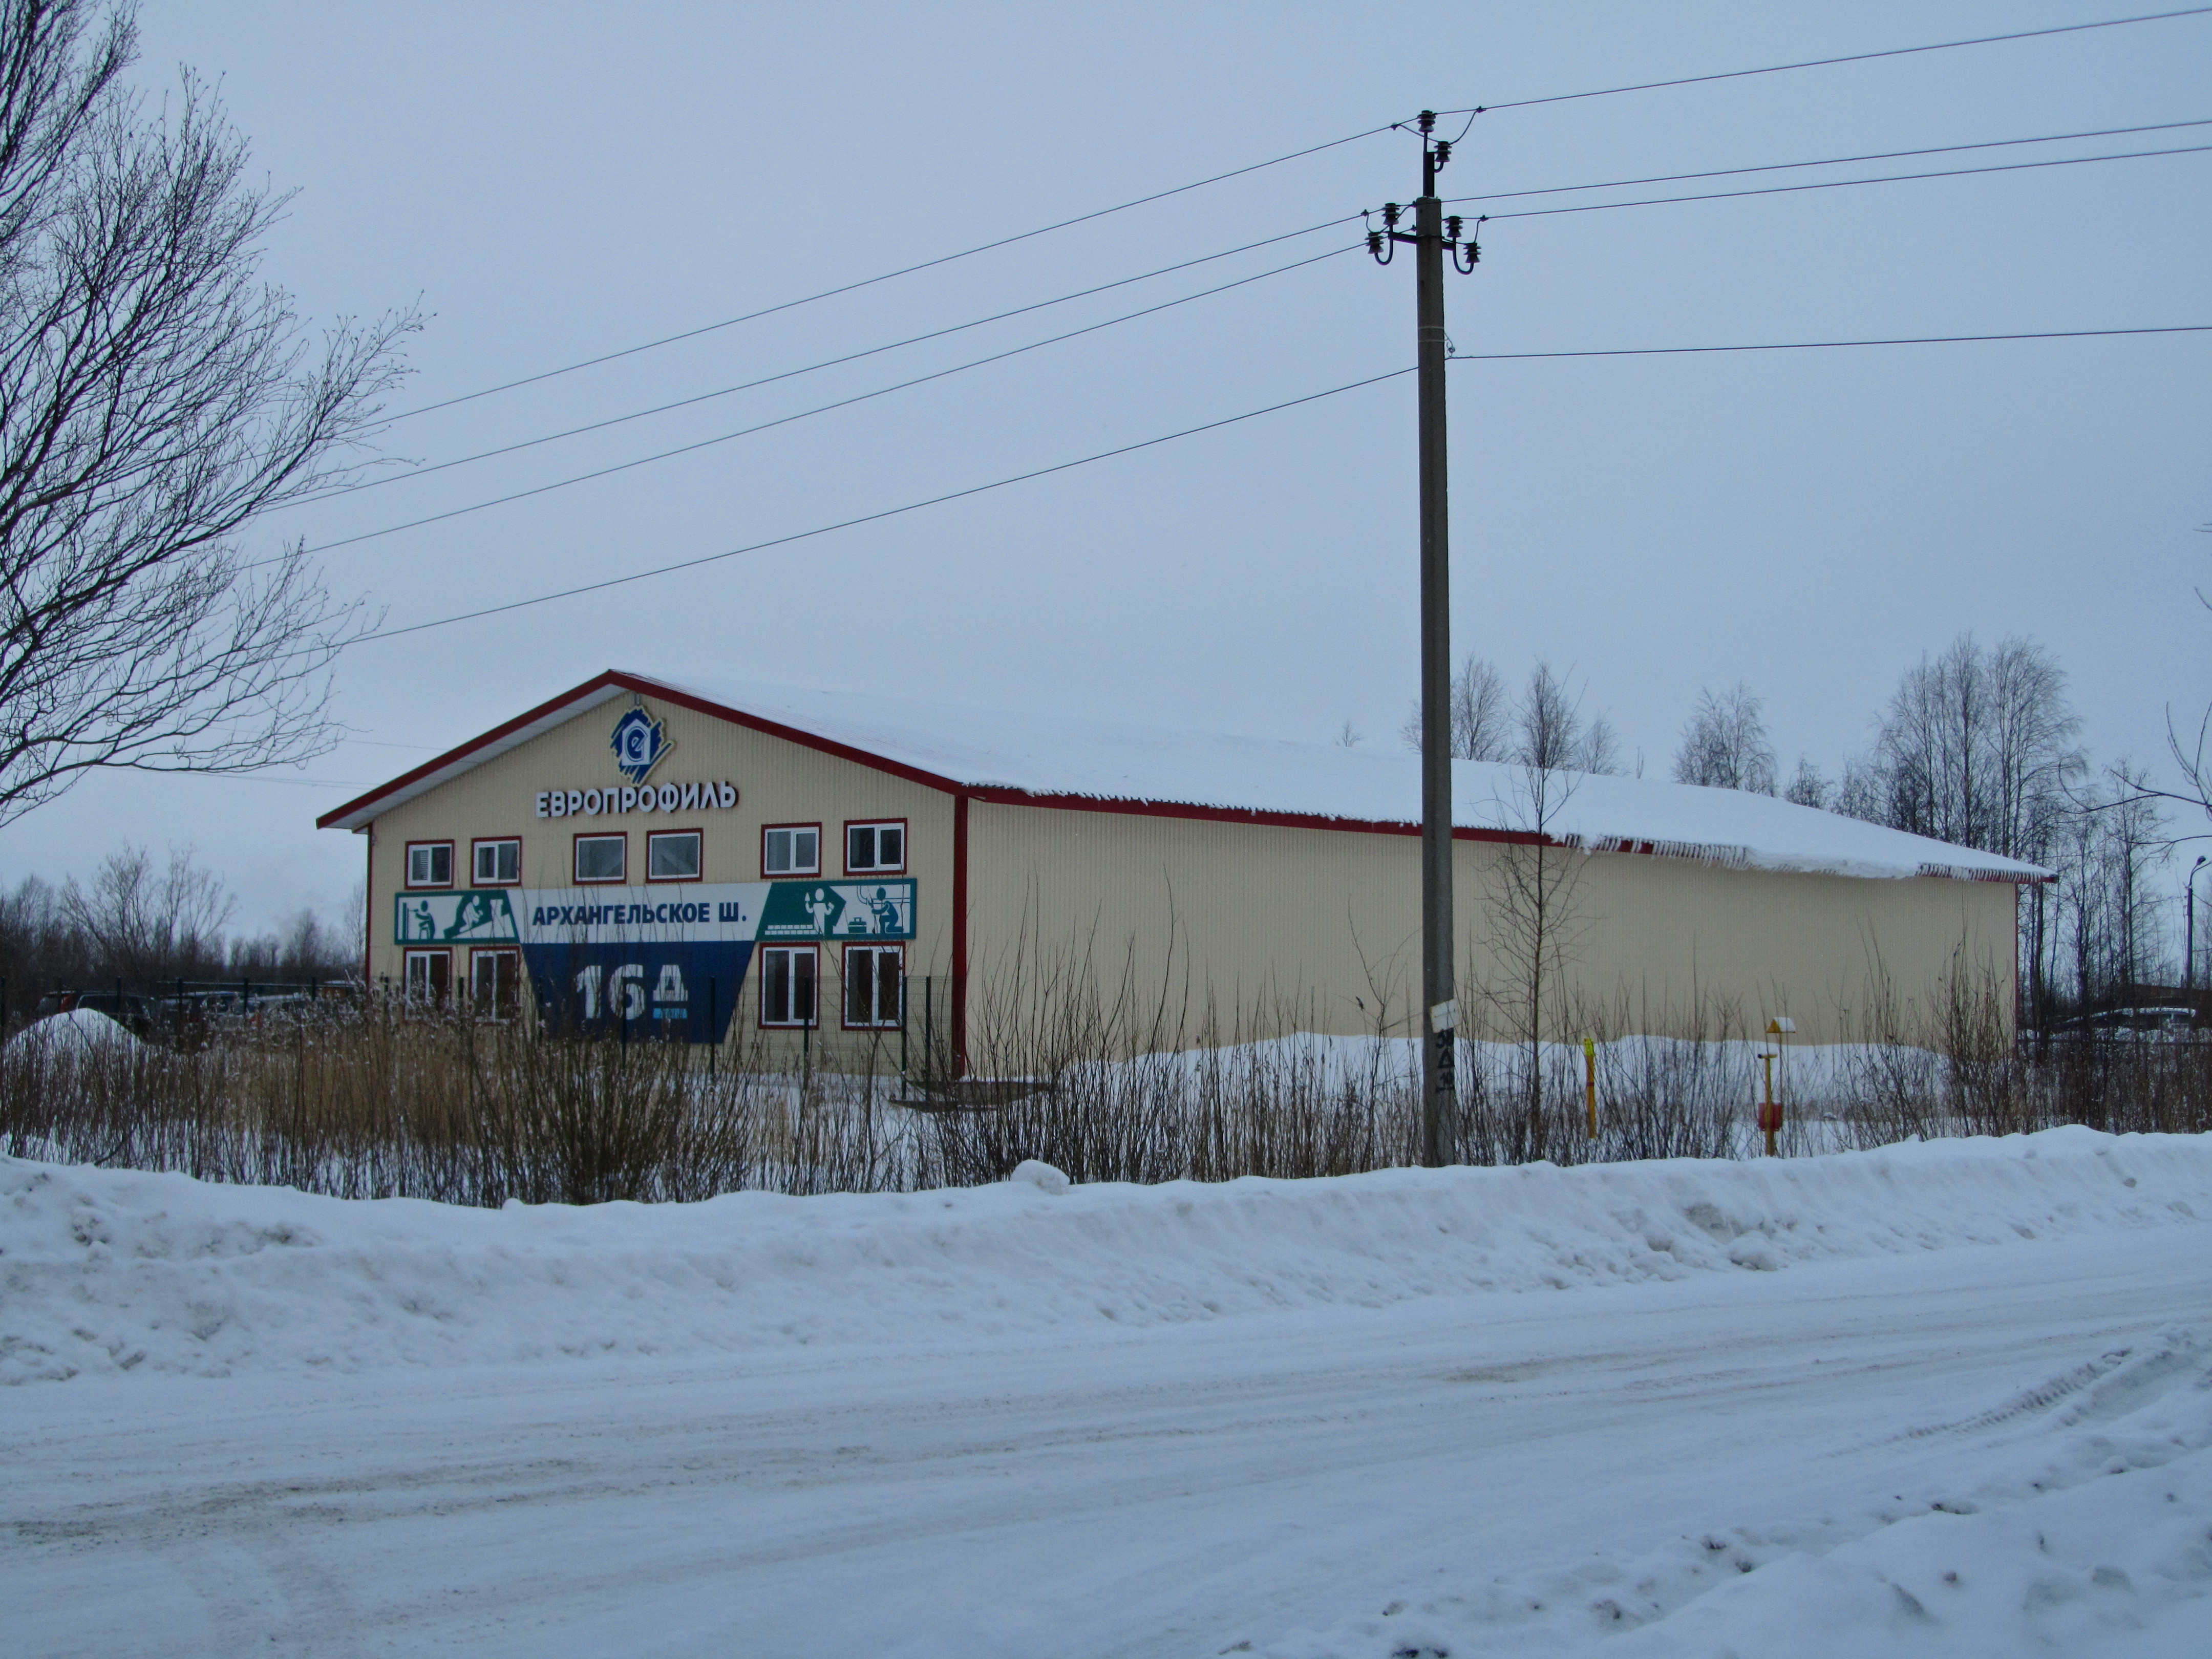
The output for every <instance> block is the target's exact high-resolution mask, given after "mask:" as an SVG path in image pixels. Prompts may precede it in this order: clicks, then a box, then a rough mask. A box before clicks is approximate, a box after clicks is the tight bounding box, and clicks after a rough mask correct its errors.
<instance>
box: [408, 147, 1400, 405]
mask: <svg viewBox="0 0 2212 1659" xmlns="http://www.w3.org/2000/svg"><path fill="white" fill-rule="evenodd" d="M1394 125H1395V124H1393V125H1384V126H1379V127H1370V128H1368V129H1367V130H1366V131H1364V132H1354V133H1348V134H1346V136H1345V137H1341V138H1331V139H1329V140H1328V142H1327V143H1319V144H1309V145H1307V146H1306V148H1305V149H1294V150H1292V151H1291V152H1290V153H1289V154H1288V155H1273V156H1270V157H1268V158H1267V160H1266V161H1255V162H1253V163H1252V164H1251V165H1250V166H1249V167H1231V169H1230V170H1229V171H1228V172H1226V173H1214V174H1213V175H1212V176H1211V177H1210V178H1205V179H1194V180H1193V181H1192V182H1191V183H1189V184H1187V185H1176V186H1174V187H1173V188H1172V189H1170V190H1156V191H1153V192H1152V194H1151V195H1149V196H1139V197H1133V198H1132V199H1131V200H1129V201H1127V202H1117V203H1115V204H1114V205H1113V206H1112V207H1103V208H1097V209H1094V210H1092V211H1091V212H1089V213H1079V214H1077V215H1076V216H1074V217H1073V219H1060V220H1057V221H1055V222H1054V223H1052V224H1048V225H1040V226H1038V227H1037V228H1036V229H1035V230H1024V231H1019V232H1017V233H1016V234H1013V235H1012V236H1001V237H1000V238H998V239H997V240H995V241H989V242H979V243H977V244H976V245H975V246H974V247H968V248H963V249H961V250H960V251H959V252H957V253H943V254H939V256H938V257H937V258H933V259H924V260H922V261H921V262H920V263H919V264H911V265H902V266H900V267H899V268H898V269H897V270H887V271H884V273H883V274H882V275H880V276H863V277H861V278H860V280H859V281H857V282H851V283H839V284H838V285H837V286H836V287H835V288H825V289H822V290H820V291H819V292H818V293H814V294H808V295H802V296H801V297H799V299H796V300H785V301H781V303H780V304H776V305H772V306H763V307H762V308H761V309H759V310H758V311H748V312H745V313H743V314H741V315H739V316H736V317H725V318H723V319H721V320H720V322H716V323H704V324H702V325H700V326H698V327H697V328H687V329H684V330H683V331H681V332H679V333H675V334H667V335H663V336H662V337H660V338H659V339H657V340H647V341H645V342H644V343H642V344H639V345H634V346H624V347H623V349H621V350H619V351H608V352H603V353H601V354H600V355H599V356H596V357H586V358H583V359H581V360H580V361H579V362H573V363H564V364H562V366H561V367H560V368H549V369H545V370H543V371H541V372H540V373H538V374H526V375H524V376H522V378H521V379H520V380H506V381H502V382H501V384H499V385H498V386H485V387H483V389H482V390H480V391H477V392H463V393H461V394H460V395H459V397H455V398H441V399H440V400H439V401H438V402H436V403H434V404H422V405H421V406H420V407H418V408H415V409H410V410H403V411H402V412H401V413H399V414H397V415H393V416H387V417H386V419H387V421H409V420H412V419H414V417H415V416H417V415H428V413H429V412H430V411H431V410H435V409H451V408H452V407H453V405H454V404H465V403H473V402H474V401H476V399H477V398H489V397H491V396H493V395H494V394H495V393H496V392H513V391H514V390H515V389H516V388H517V387H519V386H535V385H537V384H538V382H539V381H540V380H552V379H554V378H555V377H556V376H557V375H562V374H574V373H575V372H576V371H577V370H578V369H580V368H597V367H598V366H599V364H601V363H611V362H617V361H618V360H619V359H621V358H623V357H635V356H637V355H638V354H639V353H640V352H641V351H657V350H659V349H660V348H661V347H662V346H666V345H674V344H676V343H678V342H679V341H684V340H696V339H697V338H698V337H700V336H701V335H702V334H712V333H714V332H715V331H717V330H720V329H725V328H735V327H736V326H737V325H738V324H739V323H750V322H753V321H756V320H757V319H760V318H763V317H773V316H775V314H776V313H778V312H783V311H791V310H794V309H796V308H797V307H800V306H811V305H812V304H813V303H814V302H815V301H817V300H828V299H833V298H835V297H836V295H840V294H851V293H853V292H854V291H856V290H857V289H864V288H872V287H874V286H875V285H876V284H877V283H888V282H890V281H892V280H894V279H895V278H897V277H900V276H913V275H914V274H915V272H916V271H918V270H933V269H934V268H935V267H937V266H939V265H948V264H951V263H953V261H955V260H956V259H968V258H974V257H975V255H976V254H979V253H988V252H991V251H992V250H993V249H994V248H1002V247H1011V246H1013V245H1014V244H1015V243H1016V242H1026V241H1029V240H1031V239H1032V238H1034V237H1038V236H1048V235H1050V234H1052V233H1053V232H1054V231H1056V230H1066V229H1067V228H1069V227H1070V226H1072V225H1082V224H1088V223H1090V222H1091V221H1092V220H1093V219H1103V218H1106V217H1107V216H1109V215H1111V214H1115V213H1126V212H1127V211H1128V210H1130V209H1131V208H1139V207H1144V206H1146V205H1147V204H1151V203H1153V202H1164V201H1165V200H1167V199H1168V197H1171V196H1182V195H1186V194H1188V192H1189V191H1194V190H1204V189H1205V188H1206V186H1207V185H1218V184H1221V183H1224V182H1225V181H1226V180H1228V179H1241V178H1243V176H1244V175H1245V174H1246V173H1258V172H1261V171H1262V170H1263V169H1265V168H1267V167H1280V166H1282V165H1283V163H1284V162H1285V161H1303V160H1304V158H1305V157H1307V156H1309V155H1320V154H1321V153H1322V151H1323V150H1325V149H1338V148H1339V147H1340V146H1342V145H1345V144H1352V143H1358V142H1359V140H1361V139H1362V138H1372V137H1375V136H1376V134H1377V133H1382V132H1389V131H1393V127H1394Z"/></svg>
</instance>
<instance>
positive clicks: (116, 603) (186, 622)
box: [0, 0, 415, 823]
mask: <svg viewBox="0 0 2212 1659" xmlns="http://www.w3.org/2000/svg"><path fill="white" fill-rule="evenodd" d="M90 24H91V18H90V15H89V10H88V7H87V5H86V4H84V3H83V0H52V3H47V0H0V823H5V822H7V821H8V820H9V819H10V818H13V817H16V816H18V815H20V814H21V813H23V812H25V811H29V810H31V809H32V808H33V807H34V806H36V805H40V803H42V802H44V801H46V800H50V799H53V797H54V796H56V795H58V794H59V793H61V792H62V791H64V789H66V788H68V787H70V785H71V784H73V783H75V782H76V781H78V780H79V779H80V778H82V776H83V775H85V774H86V773H87V772H88V771H90V770H92V769H96V768H103V767H120V768H135V769H142V770H156V771H243V770H247V769H253V768H258V767H264V766H269V765H274V764H279V763H289V762H296V761H299V760H302V759H306V758H308V757H312V756H313V755H317V754H319V753H322V752H325V750H327V749H328V748H329V747H330V746H331V743H332V741H333V740H334V734H333V731H332V727H331V723H330V721H329V720H328V719H327V716H326V711H327V708H328V700H329V695H330V682H329V668H330V665H331V660H332V659H333V658H334V656H335V654H336V653H337V651H338V650H339V649H341V648H342V647H343V645H344V644H345V643H346V642H347V641H349V639H350V638H352V637H354V636H355V635H356V633H357V631H358V629H359V625H360V617H359V613H358V610H357V607H356V606H353V605H343V604H338V603H336V602H334V601H333V600H332V599H331V598H330V596H329V595H328V594H327V593H326V592H325V590H324V588H323V586H322V585H321V582H320V580H319V577H318V575H317V574H315V573H314V571H313V569H312V568H310V567H309V565H308V564H307V559H306V555H305V552H304V550H303V549H302V548H301V546H299V545H296V544H295V545H293V546H290V547H289V548H287V549H284V550H280V551H274V552H270V553H268V554H266V555H264V556H262V557H260V558H258V559H252V560H249V559H246V557H244V556H242V555H241V553H240V550H239V548H238V546H237V544H236V539H235V538H236V537H237V536H238V534H239V532H240V531H241V530H243V529H244V528H245V527H246V526H248V525H249V524H250V523H252V521H253V520H256V519H257V518H258V516H260V515H261V514H263V513H267V512H268V511H269V510H270V509H271V508H273V507H278V506H281V505H283V504H284V503H286V502H288V501H295V500H297V499H299V498H300V497H301V495H305V494H307V492H309V491H311V490H313V489H317V488H319V487H322V486H325V485H326V484H328V483H331V482H332V481H333V479H335V478H337V477H343V476H344V474H345V471H346V469H345V468H344V467H343V466H341V465H339V464H338V458H339V457H341V456H343V455H347V454H349V453H352V452H353V451H354V449H355V447H356V445H357V444H358V442H359V441H360V439H361V438H362V435H363V432H364V430H365V428H367V427H368V424H369V423H370V422H371V421H372V420H373V419H374V416H375V414H376V410H377V401H378V399H379V398H380V397H381V396H382V395H383V394H384V393H385V392H386V390H388V388H389V387H390V386H392V383H393V381H394V379H395V377H396V375H397V374H398V372H399V370H398V356H397V350H398V343H399V341H400V338H401V337H402V336H403V335H404V334H405V333H406V332H408V331H410V330H411V329H412V328H413V327H414V326H415V324H414V320H413V319H412V318H411V317H410V316H404V315H392V316H388V317H386V318H385V319H382V320H381V321H380V322H377V323H375V324H374V325H368V326H353V325H340V326H338V327H337V328H335V329H333V330H331V331H330V332H329V333H328V334H327V335H326V336H325V338H324V339H323V341H322V342H321V343H320V344H319V346H311V345H310V344H309V343H308V342H307V340H306V339H305V337H303V334H302V330H301V324H300V321H299V319H298V318H297V317H296V315H295V313H294V311H293V309H292V307H291V303H290V301H289V298H288V296H286V295H284V294H283V292H282V291H281V290H279V289H274V288H272V287H270V286H269V285H267V284H266V283H264V281H263V279H262V276H261V274H260V261H261V255H260V251H259V244H260V242H261V241H262V240H263V239H264V235H265V234H266V233H267V232H268V230H269V229H270V226H271V225H272V224H273V223H274V222H276V219H277V217H278V216H279V214H280V213H281V211H282V210H283V206H284V203H285V199H286V198H285V197H282V196H279V195H276V194H272V193H270V191H267V190H266V189H265V188H261V187H257V186H255V185H252V183H251V182H250V181H248V179H247V178H246V144H245V142H244V140H243V139H242V138H241V137H239V135H238V134H237V133H236V132H235V131H234V130H233V129H232V128H231V127H230V126H229V125H228V121H227V120H226V118H225V117H224V114H223V112H222V107H221V106H220V104H219V103H218V102H217V100H216V99H215V97H214V96H213V95H212V94H210V93H209V92H208V91H207V90H206V89H205V88H204V87H203V86H202V85H200V84H199V83H198V82H196V81H194V80H193V79H192V78H191V76H189V75H188V76H186V78H185V84H184V87H183V89H182V93H181V95H180V96H179V99H178V100H177V102H176V104H175V106H174V107H173V109H155V110H150V111H149V108H148V107H147V106H145V105H144V103H143V101H142V100H140V99H138V98H137V97H136V96H134V95H133V94H131V93H129V92H128V91H127V90H125V88H124V87H123V86H122V84H121V82H120V79H119V77H120V76H121V74H122V71H123V70H124V69H125V66H126V65H127V64H129V63H130V61H131V57H132V55H133V52H134V50H135V43H136V34H135V29H134V27H133V24H132V21H131V17H130V15H129V13H128V12H127V11H117V12H114V13H112V14H111V15H108V16H107V18H106V20H105V21H104V22H103V23H102V24H101V25H100V27H98V28H97V29H96V30H94V31H92V32H91V33H88V28H89V27H90Z"/></svg>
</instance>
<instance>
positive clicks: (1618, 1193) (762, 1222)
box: [0, 1128, 2212, 1383]
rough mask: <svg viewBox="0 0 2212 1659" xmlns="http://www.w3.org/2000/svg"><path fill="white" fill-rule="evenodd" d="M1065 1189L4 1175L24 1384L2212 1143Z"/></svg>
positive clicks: (1989, 1177) (1904, 1216) (1948, 1224)
mask: <svg viewBox="0 0 2212 1659" xmlns="http://www.w3.org/2000/svg"><path fill="white" fill-rule="evenodd" d="M1029 1173H1030V1175H1031V1176H1036V1174H1037V1172H1036V1171H1030V1172H1029ZM1053 1185H1054V1183H1053V1182H1051V1181H1050V1180H1049V1178H1044V1179H1042V1180H1040V1179H1035V1178H1032V1179H1025V1180H1023V1181H1019V1182H1006V1183H1002V1184H1000V1185H998V1186H995V1187H988V1188H969V1189H963V1190H957V1191H946V1192H936V1193H925V1194H904V1195H901V1194H869V1195H848V1196H837V1195H832V1196H825V1197H817V1198H805V1199H793V1198H785V1197H781V1196H778V1195H775V1194H758V1193H745V1194H730V1195H727V1196H725V1197H722V1198H718V1199H714V1200H710V1201H708V1202H706V1203H702V1204H695V1205H665V1206H636V1205H628V1204H609V1205H604V1206H593V1207H591V1208H584V1209H577V1208H569V1207H567V1206H544V1207H540V1208H529V1207H525V1206H520V1205H511V1206H508V1208H507V1209H506V1210H504V1211H483V1210H472V1209H461V1208H453V1207H448V1206H441V1205H435V1204H429V1203H424V1202H421V1201H419V1200H403V1199H395V1200H381V1201H378V1202H374V1203H359V1202H348V1201H344V1200H336V1199H326V1198H319V1197H313V1196H308V1195H305V1194H300V1193H297V1192H295V1191H292V1190H290V1189H289V1188H281V1189H280V1188H241V1187H233V1186H221V1185H204V1184H202V1183H199V1182H194V1181H192V1180H190V1179H188V1178H187V1177H185V1176H175V1175H149V1174H142V1173H136V1172H128V1171H116V1170H90V1169H84V1168H74V1167H61V1166H55V1165H49V1164H33V1163H27V1162H24V1161H21V1160H0V1381H7V1382H16V1383H21V1382H31V1381H38V1380H44V1379H62V1378H68V1377H71V1376H82V1375H97V1374H102V1373H106V1374H113V1373H116V1372H118V1371H131V1370H137V1371H142V1372H164V1371H167V1372H186V1373H196V1374H199V1375H205V1376H227V1375H230V1374H233V1373H235V1372H244V1371H265V1370H301V1369H305V1368H324V1367H327V1368H334V1369H338V1370H368V1369H371V1368H374V1367H378V1366H386V1365H392V1364H413V1365H447V1364H467V1363H471V1362H480V1361H483V1362H506V1361H530V1360H539V1359H544V1358H551V1357H556V1356H561V1355H575V1356H592V1355H599V1354H607V1353H617V1354H620V1353H629V1354H674V1353H685V1352H715V1351H723V1352H732V1351H757V1350H759V1349H762V1348H763V1347H771V1346H780V1345H800V1344H873V1345H882V1344H884V1343H887V1342H888V1343H896V1342H902V1341H915V1340H942V1339H944V1338H945V1337H948V1336H951V1337H981V1336H985V1335H994V1334H1009V1333H1017V1334H1018V1333H1039V1334H1047V1333H1051V1332H1054V1331H1055V1330H1079V1329H1092V1330H1096V1329H1099V1328H1111V1326H1113V1325H1119V1326H1121V1327H1124V1328H1127V1327H1131V1326H1141V1325H1160V1324H1168V1323H1175V1322H1192V1321H1202V1320H1212V1319H1218V1318H1224V1317H1228V1316H1236V1315H1239V1314H1249V1313H1261V1312H1271V1311H1277V1310H1285V1309H1291V1308H1299V1307H1308V1308H1311V1307H1325V1306H1331V1305H1354V1306H1367V1307H1377V1306H1383V1305H1385V1304H1392V1303H1397V1302H1403V1301H1407V1300H1411V1299H1415V1298H1419V1297H1431V1296H1440V1295H1457V1294H1468V1293H1478V1292H1488V1291H1540V1290H1546V1289H1554V1290H1565V1289H1570V1288H1573V1287H1576V1286H1582V1285H1607V1284H1621V1283H1630V1282H1635V1281H1648V1280H1657V1279H1679V1278H1681V1277H1683V1276H1685V1275H1688V1274H1692V1273H1735V1272H1741V1271H1747V1270H1751V1271H1771V1270H1775V1269H1782V1268H1787V1267H1790V1266H1791V1265H1793V1264H1796V1263H1800V1262H1808V1261H1819V1260H1822V1259H1830V1258H1838V1257H1854V1256H1857V1257H1864V1256H1870V1255H1883V1254H1894V1253H1899V1252H1909V1251H1919V1250H1929V1249H1942V1248H1946V1247H1949V1246H1955V1245H1964V1244H1990V1243H2008V1242H2010V1241H2012V1240H2014V1239H2017V1238H2038V1237H2043V1238H2063V1237H2071V1236H2075V1235H2078V1234H2086V1233H2091V1232H2104V1231H2110V1230H2112V1229H2114V1228H2122V1229H2125V1228H2154V1227H2159V1226H2161V1225H2171V1224H2172V1223H2174V1222H2177V1221H2179V1220H2185V1219H2193V1218H2196V1217H2197V1215H2198V1214H2199V1213H2200V1212H2202V1213H2204V1214H2208V1215H2212V1138H2205V1137H2194V1136H2170V1135H2169V1136H2123V1137H2112V1136H2106V1135H2100V1134H2098V1133H2094V1132H2093V1131H2090V1130H2087V1129H2080V1128H2069V1129H2054V1130H2050V1131H2046V1132H2045V1133H2041V1134H2038V1135H2033V1136H2027V1137H2017V1136H2015V1137H2013V1138H2010V1139H2005V1140H2002V1141H1991V1140H1978V1141H1950V1142H1941V1143H1935V1144H1929V1145H1924V1146H1922V1145H1910V1146H1899V1147H1893V1148H1889V1149H1887V1150H1884V1151H1881V1152H1863V1153H1847V1154H1837V1155H1831V1156H1827V1157H1822V1158H1803V1159H1782V1160H1776V1161H1772V1162H1766V1161H1758V1162H1752V1163H1744V1164H1730V1163H1699V1162H1689V1161H1677V1162H1669V1163H1655V1164H1601V1165H1592V1166H1589V1167H1586V1168H1582V1169H1577V1170H1559V1169H1556V1168H1553V1167H1552V1166H1550V1165H1548V1164H1538V1165H1534V1166H1528V1167H1522V1168H1517V1169H1503V1170H1387V1171H1383V1172H1379V1173H1376V1174H1372V1175H1364V1176H1344V1177H1340V1178H1337V1179H1334V1180H1326V1181H1305V1182H1285V1181H1266V1180H1259V1179H1247V1180H1242V1181H1236V1182H1228V1183H1225V1184H1223V1185H1218V1186H1201V1185H1197V1184H1194V1183H1189V1182H1176V1183H1171V1184H1169V1185H1165V1186H1159V1187H1130V1186H1120V1185H1100V1186H1090V1187H1076V1188H1071V1189H1070V1190H1067V1191H1066V1192H1064V1193H1063V1192H1055V1191H1054V1190H1052V1188H1053Z"/></svg>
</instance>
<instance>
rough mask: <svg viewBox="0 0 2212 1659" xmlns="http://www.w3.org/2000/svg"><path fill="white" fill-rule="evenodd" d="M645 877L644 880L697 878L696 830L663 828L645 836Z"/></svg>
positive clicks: (697, 835) (692, 879)
mask: <svg viewBox="0 0 2212 1659" xmlns="http://www.w3.org/2000/svg"><path fill="white" fill-rule="evenodd" d="M645 878H646V879H647V881H696V880H698V879H699V832H698V831H697V830H696V829H664V830H662V831H660V832H659V833H658V834H657V835H651V836H647V837H646V838H645Z"/></svg>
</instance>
